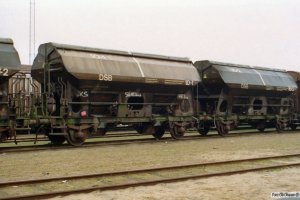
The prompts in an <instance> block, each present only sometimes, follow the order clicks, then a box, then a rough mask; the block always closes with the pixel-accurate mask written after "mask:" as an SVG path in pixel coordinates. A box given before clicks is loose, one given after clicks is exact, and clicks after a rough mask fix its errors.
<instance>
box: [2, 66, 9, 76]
mask: <svg viewBox="0 0 300 200" xmlns="http://www.w3.org/2000/svg"><path fill="white" fill-rule="evenodd" d="M0 76H8V69H7V68H5V67H0Z"/></svg>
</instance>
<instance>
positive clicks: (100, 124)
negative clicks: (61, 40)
mask: <svg viewBox="0 0 300 200" xmlns="http://www.w3.org/2000/svg"><path fill="white" fill-rule="evenodd" d="M31 73H32V76H33V78H35V79H36V80H37V81H39V82H40V83H41V86H42V92H41V94H40V95H39V96H38V97H36V98H35V99H40V100H44V101H40V102H36V103H35V104H36V105H40V106H38V108H37V112H36V113H35V115H36V117H37V118H39V119H40V118H43V117H44V116H47V117H46V118H47V119H48V122H50V124H48V122H47V120H46V121H45V122H46V124H45V125H43V126H44V129H46V130H45V131H46V132H47V134H48V135H49V138H50V140H51V141H52V142H54V143H62V142H63V141H64V138H67V140H68V142H69V143H71V144H73V145H78V144H81V143H83V142H84V140H85V139H86V138H87V137H88V135H90V134H98V135H103V134H105V132H106V131H107V130H108V129H110V128H112V127H114V126H116V125H117V124H120V123H121V124H131V125H133V127H134V128H135V129H136V130H137V131H138V132H139V133H141V134H153V136H154V137H156V138H161V137H162V136H163V134H164V132H165V130H166V129H168V130H169V131H170V133H171V135H172V137H174V138H179V137H181V136H182V135H183V134H184V132H185V130H186V129H187V128H188V127H191V126H193V121H194V119H193V118H194V109H193V104H194V102H193V88H194V86H196V85H197V84H198V82H200V78H199V75H198V73H197V70H196V68H194V66H193V65H192V62H191V61H190V60H188V59H186V58H176V57H167V56H159V55H152V54H141V53H129V52H125V51H114V50H104V49H94V48H86V47H78V46H70V45H62V44H56V43H47V44H42V45H41V46H40V47H39V52H38V55H37V57H36V58H35V60H34V63H33V67H32V71H31ZM43 105H47V106H43ZM46 118H45V119H46Z"/></svg>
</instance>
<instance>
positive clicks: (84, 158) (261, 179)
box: [0, 133, 300, 200]
mask: <svg viewBox="0 0 300 200" xmlns="http://www.w3.org/2000/svg"><path fill="white" fill-rule="evenodd" d="M0 150H1V148H0ZM288 153H300V133H281V134H267V133H265V134H256V135H251V136H243V137H225V138H217V139H216V138H215V139H203V140H195V141H179V142H176V141H169V142H156V143H150V144H129V145H122V146H103V147H95V148H88V149H83V148H81V149H80V148H75V149H65V150H53V151H40V152H39V151H37V152H24V153H11V154H9V153H8V154H5V153H2V154H0V181H1V182H4V181H9V180H20V179H28V178H31V179H35V178H44V177H56V176H66V175H77V174H86V173H102V172H109V171H121V170H126V169H127V170H129V169H140V168H149V167H159V166H169V165H180V164H190V163H199V162H211V161H221V160H228V159H239V158H250V157H259V156H268V155H282V154H288ZM299 185H300V169H299V168H290V169H284V170H276V171H268V172H259V173H248V174H241V175H233V176H227V177H218V178H208V179H199V180H193V181H185V182H178V183H172V184H160V185H156V186H149V187H137V188H128V189H124V190H119V191H104V192H93V193H90V194H80V195H76V196H66V197H57V198H54V199H147V200H151V199H253V198H254V199H271V192H287V191H300V186H299Z"/></svg>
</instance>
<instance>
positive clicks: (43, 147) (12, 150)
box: [0, 130, 295, 153]
mask: <svg viewBox="0 0 300 200" xmlns="http://www.w3.org/2000/svg"><path fill="white" fill-rule="evenodd" d="M294 132H295V131H290V132H288V133H294ZM257 134H278V133H277V132H275V131H272V130H270V131H265V132H263V133H260V132H257V131H252V132H251V131H248V132H237V133H230V134H228V135H226V136H225V137H220V136H219V135H218V134H211V135H206V136H201V135H190V136H185V137H183V138H181V139H179V140H174V139H172V138H171V137H164V138H162V139H161V140H156V139H154V138H152V137H151V136H150V137H149V138H136V139H121V140H108V141H106V140H103V141H97V142H86V143H85V144H84V145H82V146H79V147H75V146H71V145H68V144H63V145H60V146H55V145H51V144H43V145H30V146H11V147H0V153H21V152H32V151H44V150H61V149H74V148H93V147H100V146H112V145H113V146H118V145H127V144H143V143H158V142H162V143H165V142H180V141H189V140H202V139H223V138H228V137H241V136H242V137H248V136H253V135H257ZM280 134H285V133H280ZM138 137H141V136H138Z"/></svg>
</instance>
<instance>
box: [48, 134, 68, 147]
mask: <svg viewBox="0 0 300 200" xmlns="http://www.w3.org/2000/svg"><path fill="white" fill-rule="evenodd" d="M48 138H49V140H50V141H51V143H52V144H54V145H61V144H63V143H64V142H65V141H66V138H65V136H63V135H48Z"/></svg>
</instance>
